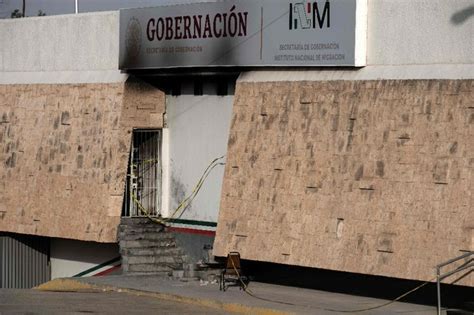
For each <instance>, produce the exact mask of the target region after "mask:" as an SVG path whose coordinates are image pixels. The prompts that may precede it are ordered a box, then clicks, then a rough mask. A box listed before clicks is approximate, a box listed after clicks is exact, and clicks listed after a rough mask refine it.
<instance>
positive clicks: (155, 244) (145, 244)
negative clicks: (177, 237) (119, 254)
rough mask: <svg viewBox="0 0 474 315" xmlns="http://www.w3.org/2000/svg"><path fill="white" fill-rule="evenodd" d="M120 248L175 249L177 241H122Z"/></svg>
mask: <svg viewBox="0 0 474 315" xmlns="http://www.w3.org/2000/svg"><path fill="white" fill-rule="evenodd" d="M119 246H120V248H121V249H125V248H157V249H159V248H169V247H175V246H176V241H174V240H164V241H159V240H134V241H128V240H124V241H120V242H119Z"/></svg>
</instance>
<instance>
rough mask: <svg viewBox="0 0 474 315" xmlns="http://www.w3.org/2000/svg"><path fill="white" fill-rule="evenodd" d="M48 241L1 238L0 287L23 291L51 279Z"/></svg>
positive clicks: (33, 237) (46, 239)
mask: <svg viewBox="0 0 474 315" xmlns="http://www.w3.org/2000/svg"><path fill="white" fill-rule="evenodd" d="M49 249H50V239H49V238H46V237H40V236H30V235H20V234H3V235H0V288H9V289H26V288H32V287H34V286H37V285H39V284H41V283H44V282H46V281H49V280H50V279H51V270H50V260H49V256H50V255H49Z"/></svg>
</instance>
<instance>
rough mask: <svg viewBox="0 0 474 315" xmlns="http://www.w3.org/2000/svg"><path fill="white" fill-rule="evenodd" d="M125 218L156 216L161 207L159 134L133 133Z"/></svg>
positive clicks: (144, 131) (159, 132)
mask: <svg viewBox="0 0 474 315" xmlns="http://www.w3.org/2000/svg"><path fill="white" fill-rule="evenodd" d="M127 178H128V181H127V187H126V189H127V198H126V213H125V216H132V217H134V216H138V217H141V216H146V215H150V216H158V215H159V214H160V205H161V131H160V130H134V132H133V139H132V150H131V154H130V163H129V167H128V176H127Z"/></svg>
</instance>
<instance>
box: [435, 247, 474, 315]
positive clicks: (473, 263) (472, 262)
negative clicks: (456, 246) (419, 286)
mask: <svg viewBox="0 0 474 315" xmlns="http://www.w3.org/2000/svg"><path fill="white" fill-rule="evenodd" d="M471 256H474V251H469V252H467V253H465V254H463V255H461V256H458V257H456V258H453V259H450V260H448V261H445V262H444V263H441V264H439V265H437V266H436V290H437V295H438V315H441V281H443V280H444V279H446V278H448V277H451V276H452V275H454V274H456V273H459V272H461V271H464V270H466V269H469V268H472V270H470V271H468V272H466V273H465V274H463V275H461V277H459V278H457V279H455V280H453V281H452V282H451V283H456V282H457V281H459V280H461V279H462V278H464V277H465V276H467V275H468V274H469V273H471V272H472V271H473V270H474V257H471ZM463 259H465V260H466V261H465V262H463V263H462V264H461V265H459V266H457V267H455V268H454V269H452V270H450V271H445V272H443V273H442V272H441V271H442V270H441V268H444V267H447V266H448V265H452V264H454V263H455V262H458V261H460V260H463Z"/></svg>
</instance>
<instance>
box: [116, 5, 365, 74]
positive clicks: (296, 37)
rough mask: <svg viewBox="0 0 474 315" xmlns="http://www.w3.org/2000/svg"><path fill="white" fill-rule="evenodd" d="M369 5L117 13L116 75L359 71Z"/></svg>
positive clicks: (202, 7) (157, 9) (163, 8)
mask: <svg viewBox="0 0 474 315" xmlns="http://www.w3.org/2000/svg"><path fill="white" fill-rule="evenodd" d="M366 29H367V0H319V1H302V0H300V1H298V0H296V1H288V0H286V1H284V0H250V1H246V0H244V1H223V2H212V3H211V2H207V3H193V4H180V5H169V6H161V7H154V8H140V9H127V10H121V11H120V65H119V66H120V69H124V70H127V69H129V70H132V69H158V68H176V67H216V66H364V65H365V62H366Z"/></svg>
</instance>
